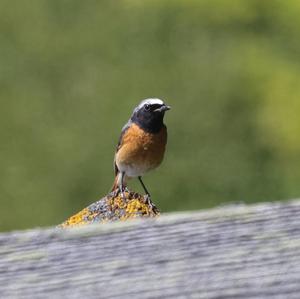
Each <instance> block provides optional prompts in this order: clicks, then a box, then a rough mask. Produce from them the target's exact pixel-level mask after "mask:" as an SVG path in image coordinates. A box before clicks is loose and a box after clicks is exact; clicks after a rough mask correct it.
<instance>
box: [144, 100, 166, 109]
mask: <svg viewBox="0 0 300 299" xmlns="http://www.w3.org/2000/svg"><path fill="white" fill-rule="evenodd" d="M145 104H149V105H164V102H163V101H162V100H160V99H155V98H153V99H152V98H151V99H146V100H143V101H142V102H141V103H140V104H139V108H142V107H143V106H144V105H145Z"/></svg>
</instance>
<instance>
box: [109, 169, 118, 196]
mask: <svg viewBox="0 0 300 299" xmlns="http://www.w3.org/2000/svg"><path fill="white" fill-rule="evenodd" d="M118 188H119V173H117V174H116V176H115V180H114V183H113V185H112V187H111V192H113V191H115V190H117V189H118Z"/></svg>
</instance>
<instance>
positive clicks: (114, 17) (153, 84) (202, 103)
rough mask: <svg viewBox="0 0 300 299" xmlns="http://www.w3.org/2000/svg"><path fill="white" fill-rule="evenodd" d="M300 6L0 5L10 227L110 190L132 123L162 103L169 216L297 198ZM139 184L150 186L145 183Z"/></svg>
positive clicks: (154, 182)
mask: <svg viewBox="0 0 300 299" xmlns="http://www.w3.org/2000/svg"><path fill="white" fill-rule="evenodd" d="M299 11H300V2H299V1H296V0H289V1H279V0H272V1H264V0H243V1H239V0H219V1H217V0H182V1H176V0H174V1H167V0H159V1H158V0H157V1H155V0H144V1H138V0H122V1H121V0H120V1H112V0H110V1H103V0H102V1H96V0H88V1H80V0H30V1H15V0H2V1H1V2H0V100H1V111H0V122H1V125H0V136H1V146H0V153H1V155H0V166H1V167H0V196H1V206H0V208H1V210H0V230H2V231H3V230H11V229H23V228H29V227H34V226H45V225H55V224H58V223H60V222H62V221H63V220H65V219H66V218H67V217H69V216H70V215H72V214H73V213H75V212H77V211H79V210H80V209H82V208H84V207H85V206H87V205H88V204H90V203H92V202H94V201H96V200H97V199H99V198H100V197H102V196H103V195H105V194H106V193H107V192H108V191H109V189H110V187H111V185H112V181H113V169H112V163H113V162H112V161H113V156H114V150H115V146H116V143H117V140H118V137H119V134H120V130H121V128H122V126H123V124H124V123H125V122H126V121H127V120H128V118H129V116H130V114H131V112H132V109H133V108H134V107H135V106H136V105H137V104H138V102H139V101H140V100H142V99H144V98H147V97H160V98H162V99H164V100H165V101H166V102H167V103H168V104H169V105H171V106H172V108H173V109H172V110H171V111H170V112H169V113H168V114H167V115H166V119H165V121H166V123H167V125H168V129H169V143H168V148H167V153H166V157H165V160H164V163H163V165H162V166H161V167H160V168H159V169H157V170H156V171H154V172H152V173H151V174H149V175H148V176H146V177H145V178H144V181H145V183H146V184H147V186H148V188H149V189H150V191H151V192H152V197H153V200H154V202H155V203H156V204H157V205H158V207H159V208H160V209H161V210H162V211H163V212H166V211H177V210H191V209H201V208H208V207H213V206H216V205H220V204H223V203H226V202H239V201H243V202H247V203H251V202H259V201H271V200H283V199H289V198H295V197H297V196H299V195H300V184H299V180H300V155H299V150H300V138H299V131H300V121H299V119H298V118H299V114H300V84H299V80H300V79H299V78H300V38H299V36H300V18H299ZM130 186H131V187H132V188H134V189H136V190H138V191H141V188H140V186H139V184H138V183H137V182H134V181H132V182H131V185H130Z"/></svg>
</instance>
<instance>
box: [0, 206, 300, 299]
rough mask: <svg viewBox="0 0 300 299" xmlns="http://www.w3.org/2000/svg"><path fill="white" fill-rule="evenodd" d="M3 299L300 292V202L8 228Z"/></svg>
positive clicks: (0, 286) (0, 244)
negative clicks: (50, 226) (53, 226)
mask: <svg viewBox="0 0 300 299" xmlns="http://www.w3.org/2000/svg"><path fill="white" fill-rule="evenodd" d="M0 298H97V299H98V298H138V299H142V298H230V299H231V298H255V299H257V298H272V299H274V298H276V299H277V298H285V299H286V298H297V299H298V298H300V201H290V202H285V203H267V204H258V205H253V206H246V205H238V206H234V205H232V206H225V207H220V208H215V209H212V210H208V211H200V212H190V213H174V214H165V215H161V216H160V217H159V218H157V219H139V220H132V221H127V222H116V223H108V224H100V225H99V224H98V225H89V226H86V227H80V228H73V229H66V230H63V229H34V230H29V231H22V232H10V233H3V234H0Z"/></svg>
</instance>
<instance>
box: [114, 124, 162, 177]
mask: <svg viewBox="0 0 300 299" xmlns="http://www.w3.org/2000/svg"><path fill="white" fill-rule="evenodd" d="M166 143H167V129H166V127H165V126H164V127H163V128H162V129H161V131H160V132H159V133H156V134H153V133H147V132H145V131H144V130H142V129H141V128H139V127H138V126H137V125H136V124H132V126H131V127H130V128H129V129H128V130H127V131H126V132H125V134H124V136H123V140H122V143H121V144H120V147H119V150H118V151H117V153H116V164H117V166H118V168H119V170H121V171H125V172H126V173H127V175H128V176H138V175H142V174H143V173H145V172H147V171H149V170H150V169H153V168H155V167H157V166H158V165H159V164H160V163H161V162H162V160H163V157H164V152H165V148H166ZM130 172H132V173H130ZM135 172H136V173H135Z"/></svg>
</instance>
